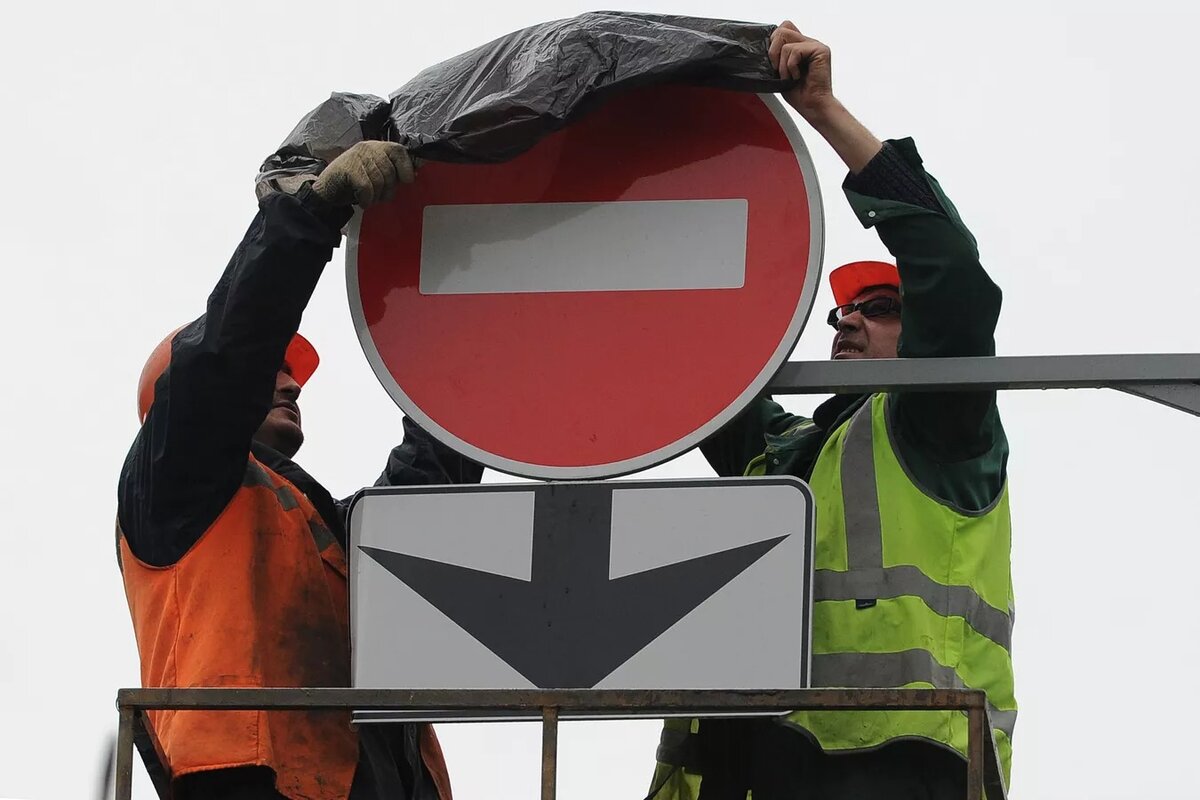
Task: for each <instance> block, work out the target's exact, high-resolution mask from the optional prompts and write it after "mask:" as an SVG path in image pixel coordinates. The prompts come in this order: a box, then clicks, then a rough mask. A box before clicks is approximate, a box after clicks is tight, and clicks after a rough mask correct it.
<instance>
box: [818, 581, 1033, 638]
mask: <svg viewBox="0 0 1200 800" xmlns="http://www.w3.org/2000/svg"><path fill="white" fill-rule="evenodd" d="M896 597H919V598H920V599H921V600H922V601H924V603H925V605H927V606H929V608H930V609H932V610H933V611H934V613H936V614H940V615H941V616H943V617H962V618H963V619H965V620H966V621H967V624H968V625H970V626H971V628H972V629H973V630H975V631H976V632H977V633H979V634H980V635H981V636H986V637H987V638H988V639H991V640H992V641H993V642H995V643H996V644H998V645H1000V646H1001V647H1003V648H1004V649H1005V650H1008V651H1011V650H1012V619H1011V618H1010V617H1009V615H1008V614H1005V613H1004V612H1003V611H1001V610H999V609H998V608H995V607H993V606H991V605H989V604H988V603H987V602H986V601H985V600H984V599H983V598H982V597H980V596H979V595H978V594H976V593H975V590H974V589H972V588H971V587H970V586H947V585H946V584H943V583H938V582H937V581H935V580H933V579H932V578H930V577H929V576H928V575H926V574H925V573H923V572H921V570H920V569H918V568H917V567H913V566H909V565H903V566H896V567H881V568H879V569H866V570H858V571H856V572H835V571H833V570H828V569H819V570H817V571H816V573H815V574H814V575H813V600H814V601H816V602H819V601H821V600H861V599H864V598H872V599H877V600H890V599H892V598H896Z"/></svg>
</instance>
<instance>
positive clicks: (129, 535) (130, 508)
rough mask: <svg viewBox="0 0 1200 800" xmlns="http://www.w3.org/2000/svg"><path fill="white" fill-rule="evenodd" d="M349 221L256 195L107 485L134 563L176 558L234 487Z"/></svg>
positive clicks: (344, 214) (311, 198)
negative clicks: (249, 218)
mask: <svg viewBox="0 0 1200 800" xmlns="http://www.w3.org/2000/svg"><path fill="white" fill-rule="evenodd" d="M349 216H350V210H349V209H348V208H346V209H334V208H331V207H329V206H328V205H326V204H325V203H324V202H323V201H321V199H320V198H319V197H317V196H316V195H315V194H313V193H312V191H311V190H310V189H309V187H307V186H305V187H304V188H303V189H302V190H301V191H300V192H299V193H298V194H297V195H296V196H291V195H286V194H275V195H271V196H269V197H267V198H265V199H264V200H263V201H262V203H261V205H260V208H259V212H258V214H257V215H256V216H255V218H254V221H253V222H251V224H250V228H249V230H247V231H246V234H245V236H244V237H243V239H242V242H241V244H239V245H238V248H237V250H236V251H235V252H234V254H233V258H232V259H231V260H230V262H229V265H228V266H227V267H226V269H225V272H224V274H223V275H222V276H221V279H220V281H218V283H217V286H216V288H215V289H214V290H213V292H212V294H211V295H210V296H209V298H208V305H207V308H206V310H205V312H204V315H203V316H201V317H200V318H199V319H197V320H195V321H194V322H192V323H191V324H189V325H187V326H186V327H185V328H184V329H183V330H181V331H180V332H179V333H178V334H176V336H175V339H174V342H173V343H172V347H171V361H170V365H169V366H168V367H167V370H166V371H165V372H164V373H163V375H162V376H161V377H160V378H159V379H158V381H157V383H156V384H155V388H154V398H155V399H154V403H153V405H152V406H151V408H150V411H149V414H148V415H147V417H146V420H145V422H144V423H143V424H142V428H141V430H140V431H139V432H138V435H137V437H136V439H135V440H134V443H133V446H132V447H131V449H130V451H129V454H128V456H127V457H126V460H125V464H124V467H123V469H122V471H121V477H120V481H119V485H118V505H117V517H118V521H119V523H120V525H121V529H122V531H123V532H124V534H125V537H126V540H127V541H128V542H129V546H130V549H131V550H132V551H133V553H134V555H135V556H137V557H138V558H139V559H141V560H143V561H145V562H147V563H150V564H154V565H159V566H162V565H167V564H172V563H174V562H175V561H177V560H178V559H179V558H180V557H181V556H182V555H183V554H184V553H186V552H187V550H188V549H189V548H190V547H191V546H192V545H193V544H194V543H195V542H196V541H197V540H198V539H199V537H200V535H201V534H203V532H204V531H205V530H207V528H208V527H209V526H210V525H211V524H212V522H213V521H214V520H215V519H216V518H217V516H218V515H219V514H220V513H221V511H222V510H223V509H224V508H225V506H226V504H228V502H229V500H230V499H231V498H232V497H233V495H234V493H235V492H236V491H237V489H238V487H239V485H240V483H241V479H242V475H243V472H244V471H245V466H246V458H247V455H248V454H249V452H250V444H251V440H252V438H253V436H254V433H255V431H257V430H258V427H259V425H261V424H262V420H263V419H264V417H265V416H266V414H267V412H268V411H269V410H270V406H271V401H272V398H273V395H274V390H275V376H276V374H277V373H278V371H279V368H280V365H281V364H282V363H283V357H284V353H285V351H286V350H287V346H288V343H289V342H290V341H291V339H292V336H293V335H295V333H296V330H297V329H298V328H299V326H300V317H301V315H302V314H303V312H304V308H305V306H306V305H307V304H308V301H309V299H310V298H311V296H312V293H313V290H314V289H315V288H316V285H317V280H318V279H319V278H320V276H321V272H322V270H323V269H324V267H325V264H326V263H328V261H329V259H330V258H331V257H332V255H333V250H334V248H335V247H337V245H338V243H339V242H340V239H341V233H340V231H341V227H342V225H344V224H345V222H346V221H347V220H348V219H349Z"/></svg>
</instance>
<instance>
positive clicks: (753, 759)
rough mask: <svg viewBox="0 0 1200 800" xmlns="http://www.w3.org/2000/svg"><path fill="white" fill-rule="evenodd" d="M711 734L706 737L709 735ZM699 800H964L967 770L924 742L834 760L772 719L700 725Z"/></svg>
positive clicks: (958, 758)
mask: <svg viewBox="0 0 1200 800" xmlns="http://www.w3.org/2000/svg"><path fill="white" fill-rule="evenodd" d="M706 729H707V730H706ZM697 744H698V747H699V753H698V755H699V757H700V765H701V771H702V774H703V775H704V779H703V780H702V781H701V783H700V800H745V798H746V792H747V791H750V792H752V793H753V797H754V800H962V798H963V797H965V796H966V787H967V763H966V761H964V760H963V759H962V757H961V756H959V755H958V754H956V753H953V752H951V751H950V750H948V749H946V748H943V747H939V746H937V745H935V744H930V743H927V742H920V741H901V742H894V743H892V744H889V745H885V746H884V747H881V748H879V749H878V750H871V751H868V752H858V753H846V754H840V755H838V754H829V753H825V752H824V751H822V750H821V749H820V748H819V747H817V745H816V744H815V743H814V742H813V741H812V740H811V739H809V738H808V737H807V736H806V735H804V734H803V733H800V732H798V731H795V730H793V729H791V728H787V727H784V726H783V725H780V724H779V723H778V722H775V721H773V720H768V719H755V720H747V719H732V720H703V721H701V723H700V736H699V739H698V742H697Z"/></svg>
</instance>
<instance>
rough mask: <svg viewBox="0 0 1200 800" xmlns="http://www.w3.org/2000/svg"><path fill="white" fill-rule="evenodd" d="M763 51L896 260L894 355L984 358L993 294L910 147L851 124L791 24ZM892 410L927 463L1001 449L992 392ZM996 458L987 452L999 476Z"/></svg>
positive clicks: (821, 55)
mask: <svg viewBox="0 0 1200 800" xmlns="http://www.w3.org/2000/svg"><path fill="white" fill-rule="evenodd" d="M769 53H770V57H771V60H772V64H774V65H775V66H776V68H777V69H778V70H779V73H780V76H781V77H785V78H792V79H794V80H797V81H798V83H797V85H796V87H795V88H794V89H793V90H791V91H790V92H786V93H784V98H785V99H786V100H787V102H788V103H789V104H790V105H791V106H792V107H793V108H795V109H796V111H797V112H799V113H800V115H801V116H802V117H804V119H805V120H806V121H807V122H808V123H809V124H810V125H812V127H813V128H814V129H815V130H816V131H817V132H818V133H820V134H821V136H822V137H823V138H824V139H825V140H826V141H827V142H829V144H830V146H831V147H832V148H833V149H834V151H835V152H837V153H838V155H839V156H840V157H841V158H842V160H843V162H845V164H846V166H847V167H848V168H849V170H850V174H849V176H848V177H847V178H846V181H845V183H844V185H843V188H844V190H845V192H846V197H847V199H848V200H849V201H850V205H851V207H852V208H853V210H854V213H855V214H856V215H857V216H858V219H859V221H860V222H861V223H862V224H863V226H864V227H868V228H874V229H875V231H876V233H877V234H878V235H879V238H880V240H881V241H882V242H883V244H884V246H885V247H887V249H888V251H889V252H890V253H891V254H892V256H893V257H894V258H895V260H896V265H897V268H898V270H899V272H900V283H901V312H900V314H901V334H900V341H899V346H898V355H899V356H900V357H902V358H938V357H952V356H989V355H994V354H995V350H996V346H995V339H994V334H995V329H996V322H997V319H998V317H999V313H1000V300H1001V294H1000V290H999V288H998V287H997V286H996V284H995V283H993V282H992V280H991V278H990V277H989V276H988V274H987V273H986V272H985V271H984V269H983V266H982V264H981V263H980V259H979V251H978V248H977V246H976V242H975V237H974V236H972V234H971V232H970V231H969V230H967V228H966V226H965V225H964V224H963V222H962V219H961V218H960V217H959V214H958V211H957V209H956V208H955V207H954V205H953V204H952V203H951V202H950V200H949V199H948V198H947V197H946V195H945V193H944V192H943V191H942V189H941V186H940V185H939V184H938V182H937V181H936V180H935V179H934V178H933V177H932V176H931V175H929V174H928V173H926V172H925V169H924V166H923V164H922V161H921V156H920V154H919V153H918V152H917V148H916V146H915V145H914V144H913V142H912V140H911V139H902V140H898V141H888V142H881V141H880V140H879V139H878V138H876V137H875V136H874V135H873V134H872V133H871V132H870V131H869V130H867V128H866V127H865V126H864V125H862V123H860V122H859V121H858V120H857V119H855V118H854V116H853V115H852V114H851V113H850V112H849V111H848V110H847V109H846V107H845V106H844V105H843V104H842V103H841V102H840V101H839V100H838V99H837V98H836V96H835V95H834V93H833V88H832V79H831V70H830V54H829V48H828V47H827V46H826V45H824V44H823V43H821V42H819V41H817V40H815V39H812V38H810V37H807V36H805V35H804V34H803V33H801V32H800V31H799V30H797V28H796V26H795V25H793V24H792V23H790V22H784V23H782V24H781V25H780V26H779V27H778V28H777V29H776V30H775V32H774V33H773V34H772V37H771V45H770V50H769ZM892 412H893V416H894V418H895V419H896V421H897V423H898V428H899V429H900V433H901V435H902V436H903V437H904V438H905V439H906V440H907V444H909V445H911V446H912V448H915V449H916V450H918V451H920V455H921V457H924V458H926V459H928V460H929V461H930V462H931V463H934V464H936V463H948V462H958V461H963V460H967V459H972V458H976V457H979V456H981V455H984V454H986V453H988V452H989V451H993V450H996V449H997V448H1000V449H1004V448H1005V447H1006V445H1005V443H1004V442H1003V441H1001V440H1002V437H1003V433H1002V431H1001V430H1000V427H999V418H998V415H997V413H996V398H995V393H994V392H985V393H943V394H937V393H911V394H905V395H897V396H896V400H895V403H894V407H893V409H892ZM1006 452H1007V451H1006V450H1004V453H997V455H996V459H997V460H998V463H1000V464H1001V468H1000V469H999V470H998V471H997V472H998V473H999V474H1000V476H1001V478H1002V473H1003V468H1002V462H1003V457H1004V454H1005V453H1006ZM931 469H934V470H936V467H931ZM994 483H995V481H993V484H994Z"/></svg>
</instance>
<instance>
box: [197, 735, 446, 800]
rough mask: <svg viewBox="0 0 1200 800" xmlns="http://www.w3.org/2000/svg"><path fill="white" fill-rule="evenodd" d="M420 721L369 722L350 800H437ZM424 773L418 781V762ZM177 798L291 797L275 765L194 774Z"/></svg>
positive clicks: (236, 799) (272, 799)
mask: <svg viewBox="0 0 1200 800" xmlns="http://www.w3.org/2000/svg"><path fill="white" fill-rule="evenodd" d="M419 736H420V732H419V728H418V727H417V726H416V725H392V724H387V725H364V726H362V727H361V728H360V729H359V735H358V743H359V759H358V768H357V769H356V770H355V772H354V782H353V784H352V785H351V786H350V798H349V800H380V799H381V798H384V799H386V800H436V799H437V787H436V786H434V785H433V780H432V779H431V778H430V777H429V774H428V773H427V772H426V771H425V769H424V767H423V766H421V755H420V743H419V738H418V737H419ZM414 765H416V769H417V770H418V773H419V774H418V777H417V779H416V781H415V784H416V786H415V788H412V787H413V785H414V780H413V766H414ZM174 800H287V798H286V797H285V796H284V795H282V794H280V793H279V792H277V791H275V772H274V770H272V769H270V768H269V767H233V768H230V769H214V770H208V771H206V772H194V773H191V774H189V775H184V776H182V777H181V778H179V779H178V780H177V781H175V787H174Z"/></svg>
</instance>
